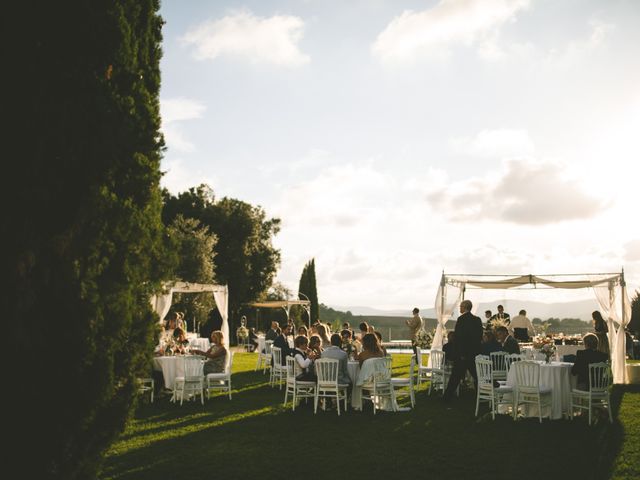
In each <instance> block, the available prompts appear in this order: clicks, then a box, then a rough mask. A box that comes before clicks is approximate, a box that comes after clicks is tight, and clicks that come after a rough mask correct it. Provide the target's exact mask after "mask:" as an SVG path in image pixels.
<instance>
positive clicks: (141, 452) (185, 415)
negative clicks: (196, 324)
mask: <svg viewBox="0 0 640 480" xmlns="http://www.w3.org/2000/svg"><path fill="white" fill-rule="evenodd" d="M401 368H402V367H401ZM266 378H267V376H266V375H265V376H263V375H262V372H253V371H248V372H242V373H238V374H234V375H233V379H234V389H235V388H236V386H237V388H238V393H237V394H236V393H235V392H234V396H233V400H231V401H229V400H228V399H227V398H226V397H223V396H221V397H218V396H216V397H215V398H212V399H211V400H210V401H208V402H205V406H204V407H202V406H201V405H200V404H199V403H198V404H193V403H190V404H187V403H185V405H184V406H183V407H180V406H176V405H170V404H167V403H163V404H154V405H145V406H142V407H141V408H140V410H139V411H138V412H137V414H136V419H135V421H134V422H133V425H132V426H130V428H129V429H128V430H127V432H125V435H123V437H122V438H121V439H120V441H119V442H118V443H117V444H116V445H114V447H113V449H112V451H111V452H110V453H109V455H108V457H107V459H106V461H105V465H104V469H103V473H102V478H123V479H133V478H135V479H145V478H154V479H155V478H158V477H159V476H160V477H175V478H186V477H190V476H194V477H195V476H197V477H200V478H209V477H212V476H229V478H244V477H249V476H255V477H259V478H261V479H268V478H282V477H283V476H286V475H291V474H294V473H295V472H296V468H297V467H296V466H302V468H305V469H306V468H307V467H309V468H311V467H313V468H312V471H313V475H312V476H313V478H314V479H315V478H331V479H333V480H335V479H336V478H344V477H351V476H353V477H361V476H364V475H375V476H376V477H384V476H388V477H389V478H401V477H411V476H413V477H415V476H418V477H420V478H423V477H424V476H429V477H430V478H441V479H454V478H455V479H459V478H465V477H469V478H473V479H474V480H478V479H484V478H487V479H489V478H490V479H492V480H495V479H497V478H518V479H519V480H526V479H529V478H531V479H534V478H535V479H536V480H539V479H540V478H541V477H544V478H545V480H551V479H555V478H558V479H563V480H566V479H569V478H580V479H582V480H584V479H591V478H593V479H595V478H598V479H602V478H611V476H612V475H613V474H614V470H615V468H616V467H615V466H616V460H617V459H618V457H619V455H620V452H621V449H622V448H623V447H624V441H625V432H624V427H623V425H622V424H621V423H620V421H618V420H617V413H618V411H619V410H620V407H621V405H622V404H623V400H624V405H625V407H624V408H626V409H627V410H628V409H629V405H630V403H629V397H627V398H626V399H625V395H626V394H627V393H633V394H634V395H637V394H638V393H640V390H639V389H637V388H636V389H633V388H629V387H622V388H618V387H616V388H615V389H614V392H613V397H612V404H613V411H614V412H615V413H616V420H615V422H614V424H613V425H612V424H609V423H608V421H606V422H598V423H597V424H596V425H594V426H591V427H589V426H588V425H587V422H586V421H585V420H584V419H576V420H573V421H569V420H556V421H550V420H545V421H544V422H543V423H542V424H540V423H538V420H537V419H521V420H518V421H513V420H512V419H511V417H509V416H507V415H498V416H497V417H496V419H495V421H494V420H492V419H491V416H490V415H488V413H487V412H488V409H487V407H486V406H484V407H481V411H480V415H479V417H478V418H476V417H475V416H474V412H475V394H474V392H473V391H465V390H463V391H462V392H461V396H460V397H459V398H455V399H454V401H453V402H452V403H451V404H445V403H444V402H443V401H442V399H441V396H440V395H432V396H428V395H427V393H426V391H425V390H424V388H426V387H427V386H428V383H425V384H424V385H423V389H421V390H420V391H418V392H417V404H416V408H415V409H413V410H411V411H408V412H399V413H390V412H379V413H377V414H376V415H375V416H374V415H373V414H372V412H371V408H370V407H371V406H370V404H367V405H365V409H364V412H354V411H352V410H349V411H348V412H346V413H343V414H342V415H341V416H340V417H338V415H337V414H336V412H335V410H328V411H326V412H323V411H319V412H318V414H317V415H314V414H313V408H312V402H309V403H308V404H306V405H305V404H302V405H301V406H299V407H298V408H296V411H295V412H292V411H291V403H288V404H287V406H286V407H283V406H282V401H283V396H284V391H282V390H278V389H272V388H269V387H268V386H267V385H266V383H267V380H266ZM638 398H640V397H638ZM403 402H404V404H406V400H403ZM624 421H625V424H626V422H627V420H624ZM628 478H633V476H629V477H628Z"/></svg>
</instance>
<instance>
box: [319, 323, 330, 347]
mask: <svg viewBox="0 0 640 480" xmlns="http://www.w3.org/2000/svg"><path fill="white" fill-rule="evenodd" d="M318 336H319V337H320V339H321V340H322V348H328V347H330V346H331V339H330V338H329V334H328V333H327V326H326V325H323V324H322V323H320V324H319V325H318Z"/></svg>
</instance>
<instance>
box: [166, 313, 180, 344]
mask: <svg viewBox="0 0 640 480" xmlns="http://www.w3.org/2000/svg"><path fill="white" fill-rule="evenodd" d="M177 326H178V314H177V313H176V312H170V313H169V314H168V315H167V318H166V321H165V324H164V333H165V337H167V338H168V337H172V336H173V331H174V330H175V329H176V327H177Z"/></svg>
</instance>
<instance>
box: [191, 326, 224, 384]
mask: <svg viewBox="0 0 640 480" xmlns="http://www.w3.org/2000/svg"><path fill="white" fill-rule="evenodd" d="M192 352H193V353H195V354H196V355H203V356H205V357H207V361H206V362H204V369H203V372H204V374H205V375H208V374H210V373H223V372H224V369H225V367H226V365H227V349H226V348H225V346H224V334H223V333H222V332H221V331H220V330H216V331H214V332H211V347H210V348H209V350H207V351H206V352H203V351H202V350H192Z"/></svg>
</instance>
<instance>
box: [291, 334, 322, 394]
mask: <svg viewBox="0 0 640 480" xmlns="http://www.w3.org/2000/svg"><path fill="white" fill-rule="evenodd" d="M293 345H294V349H293V351H292V355H293V358H295V360H296V363H297V364H298V366H299V367H300V369H301V370H302V373H300V374H299V375H297V376H296V380H300V381H304V382H315V381H316V380H317V379H318V378H317V377H316V375H315V374H314V373H313V372H312V366H313V360H314V359H315V358H317V357H316V355H315V354H314V353H313V352H310V353H307V352H309V349H308V345H309V339H308V338H307V337H303V336H302V335H298V336H297V337H296V338H295V340H294V341H293Z"/></svg>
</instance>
